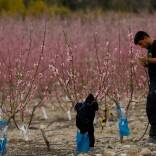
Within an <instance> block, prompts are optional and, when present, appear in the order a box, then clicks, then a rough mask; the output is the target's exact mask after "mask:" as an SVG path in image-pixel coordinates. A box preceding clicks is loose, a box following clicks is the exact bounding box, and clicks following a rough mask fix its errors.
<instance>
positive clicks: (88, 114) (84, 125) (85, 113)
mask: <svg viewBox="0 0 156 156" xmlns="http://www.w3.org/2000/svg"><path fill="white" fill-rule="evenodd" d="M75 110H76V112H77V115H76V126H77V128H78V129H79V131H80V133H79V135H82V136H84V137H85V135H88V140H89V145H88V146H89V149H90V150H93V148H94V144H95V137H94V125H93V121H94V118H95V113H96V111H98V103H97V101H96V99H95V98H94V96H93V95H92V94H89V95H88V96H87V98H86V99H85V101H84V102H82V103H77V104H76V105H75ZM77 136H78V135H77ZM86 138H87V137H86ZM77 139H78V138H77ZM78 140H79V139H78ZM81 140H83V139H81ZM79 141H80V140H79ZM86 141H87V140H86ZM81 143H82V144H83V142H81ZM77 146H78V141H77ZM82 146H83V145H82ZM80 152H81V151H80ZM82 152H83V151H82Z"/></svg>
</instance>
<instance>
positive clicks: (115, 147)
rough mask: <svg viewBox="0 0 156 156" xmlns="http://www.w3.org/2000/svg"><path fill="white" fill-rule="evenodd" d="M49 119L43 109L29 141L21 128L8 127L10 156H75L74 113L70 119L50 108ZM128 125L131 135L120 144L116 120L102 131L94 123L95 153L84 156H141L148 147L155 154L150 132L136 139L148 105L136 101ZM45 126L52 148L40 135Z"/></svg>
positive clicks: (30, 130)
mask: <svg viewBox="0 0 156 156" xmlns="http://www.w3.org/2000/svg"><path fill="white" fill-rule="evenodd" d="M47 110H48V111H47V112H48V119H47V120H44V119H43V115H42V113H41V111H40V110H38V112H37V113H36V116H35V118H34V120H33V124H32V127H31V129H29V140H28V141H24V139H23V137H22V135H21V133H20V130H18V129H16V128H15V127H14V126H10V127H9V129H8V140H9V141H8V142H9V143H8V150H7V154H6V155H7V156H38V155H40V156H74V155H76V154H75V147H76V145H75V134H76V131H77V129H76V127H75V119H74V117H75V114H74V113H73V114H72V117H73V119H72V121H68V119H67V115H66V113H65V112H56V111H52V110H51V109H50V107H49V108H48V109H47ZM128 116H129V118H128V119H129V127H130V128H131V135H130V136H129V137H128V138H124V143H123V144H121V143H120V140H119V135H118V128H117V121H115V120H114V121H109V122H108V123H107V124H106V126H105V128H104V130H103V131H102V132H101V127H100V124H99V123H98V122H97V124H96V125H95V137H96V145H95V149H94V151H92V152H89V153H88V154H85V155H92V156H140V152H141V151H142V150H144V149H147V148H148V150H149V151H150V152H151V155H153V156H156V145H154V144H147V143H146V139H147V134H146V135H145V137H144V139H143V140H141V141H140V142H134V138H139V137H140V136H141V135H142V134H143V133H144V130H145V127H146V125H147V118H146V113H145V104H144V102H142V103H137V104H136V103H134V104H133V105H132V106H131V108H130V112H129V115H128ZM41 125H42V127H43V125H44V128H45V129H44V130H45V134H46V136H47V138H48V140H49V142H50V151H48V150H47V146H46V144H45V142H44V140H43V137H42V135H41V131H40V129H39V128H40V127H41Z"/></svg>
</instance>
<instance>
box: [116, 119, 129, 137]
mask: <svg viewBox="0 0 156 156" xmlns="http://www.w3.org/2000/svg"><path fill="white" fill-rule="evenodd" d="M118 126H119V133H120V136H128V135H129V134H130V130H129V127H128V120H127V118H119V120H118Z"/></svg>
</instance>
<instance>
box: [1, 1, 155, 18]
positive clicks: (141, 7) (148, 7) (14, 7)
mask: <svg viewBox="0 0 156 156" xmlns="http://www.w3.org/2000/svg"><path fill="white" fill-rule="evenodd" d="M155 10H156V0H137V1H136V0H0V15H1V16H5V15H11V16H19V15H22V16H23V17H25V16H30V15H31V16H40V15H41V14H48V15H52V16H53V15H61V16H70V15H72V14H73V13H74V14H75V13H76V14H78V13H79V14H81V13H89V12H94V13H95V14H97V13H98V14H103V13H105V12H111V11H115V12H120V13H129V12H131V13H142V12H148V13H151V14H152V13H154V12H155Z"/></svg>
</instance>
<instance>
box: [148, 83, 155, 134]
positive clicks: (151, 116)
mask: <svg viewBox="0 0 156 156" xmlns="http://www.w3.org/2000/svg"><path fill="white" fill-rule="evenodd" d="M146 112H147V117H148V120H149V123H150V125H151V128H150V131H149V136H150V137H156V82H154V83H153V82H151V83H150V85H149V93H148V96H147V105H146Z"/></svg>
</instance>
